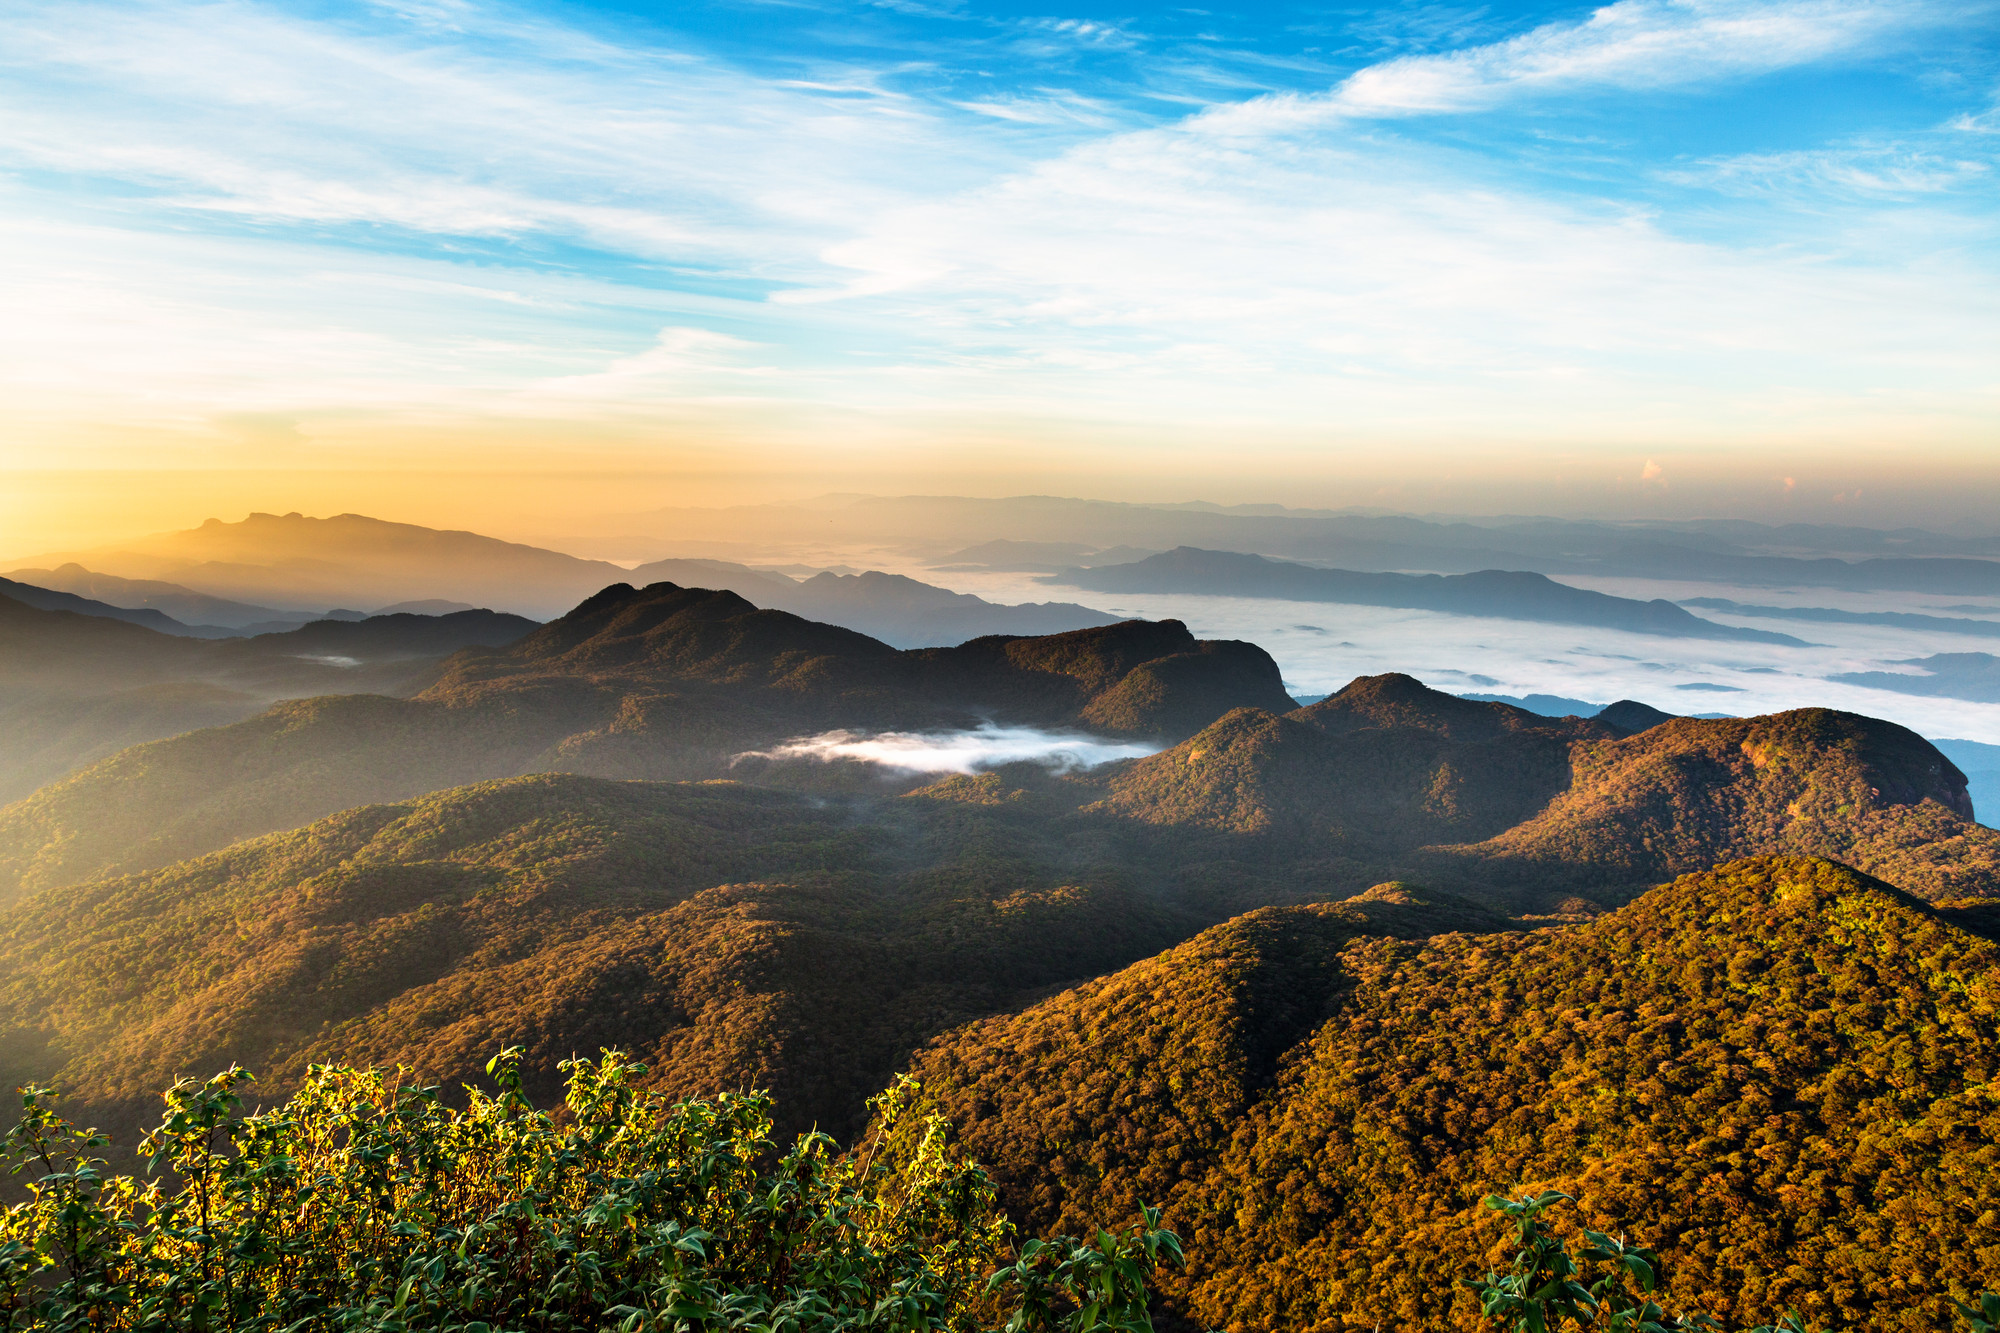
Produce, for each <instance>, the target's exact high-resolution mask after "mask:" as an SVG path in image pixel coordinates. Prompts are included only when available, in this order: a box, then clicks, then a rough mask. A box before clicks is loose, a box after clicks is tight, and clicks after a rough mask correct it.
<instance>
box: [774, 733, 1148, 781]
mask: <svg viewBox="0 0 2000 1333" xmlns="http://www.w3.org/2000/svg"><path fill="white" fill-rule="evenodd" d="M1159 751H1160V747H1159V746H1158V745H1150V744H1142V743H1139V742H1133V741H1114V740H1110V739H1107V738H1105V737H1101V736H1085V735H1078V734H1076V733H1073V732H1053V731H1041V730H1038V729H1036V728H1033V727H1002V726H998V725H996V724H994V723H991V722H989V723H986V724H984V725H982V726H980V727H977V728H975V729H973V730H970V731H938V732H928V731H927V732H916V731H883V732H876V733H873V734H867V733H863V732H855V731H827V732H822V733H820V734H819V735H817V736H802V737H800V738H799V739H797V740H793V741H787V742H785V743H784V744H783V745H778V746H774V747H772V748H771V749H769V750H754V751H750V752H748V753H746V754H741V755H738V756H737V758H738V759H776V760H800V759H803V760H818V761H820V762H823V763H831V762H833V761H835V760H850V761H855V762H859V763H865V764H877V765H880V766H881V767H883V768H886V769H889V770H891V771H892V772H898V773H976V772H978V771H980V770H981V769H987V768H995V767H998V766H999V765H1001V764H1016V763H1033V764H1042V765H1044V766H1046V767H1049V768H1054V769H1073V768H1094V767H1096V766H1097V765H1099V764H1108V763H1111V762H1113V761H1114V760H1118V759H1137V758H1141V757H1143V756H1145V755H1149V754H1158V753H1159Z"/></svg>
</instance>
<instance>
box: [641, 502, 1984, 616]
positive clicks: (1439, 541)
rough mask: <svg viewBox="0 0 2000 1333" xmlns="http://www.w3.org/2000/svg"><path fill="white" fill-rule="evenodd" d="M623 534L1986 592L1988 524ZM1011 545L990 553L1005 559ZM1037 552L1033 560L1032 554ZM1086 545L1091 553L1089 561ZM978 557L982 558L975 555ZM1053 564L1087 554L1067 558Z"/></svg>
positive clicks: (933, 528)
mask: <svg viewBox="0 0 2000 1333" xmlns="http://www.w3.org/2000/svg"><path fill="white" fill-rule="evenodd" d="M601 528H602V530H603V531H604V532H607V533H611V532H615V533H621V534H629V535H627V536H625V537H624V538H623V540H625V541H628V542H630V543H633V544H645V543H647V542H649V541H650V542H654V543H657V542H659V541H660V540H661V539H662V537H663V536H666V535H671V537H672V538H673V539H674V540H676V541H679V542H682V543H689V542H694V541H702V540H708V541H718V542H726V543H733V544H736V545H756V546H761V547H766V548H775V547H783V546H788V545H792V544H795V543H797V542H798V540H799V536H800V534H802V533H811V534H812V537H813V540H814V541H817V542H822V543H829V542H841V541H847V542H853V543H857V544H859V543H873V544H880V543H883V542H900V543H904V544H906V545H907V546H909V547H911V548H912V549H925V550H928V551H932V552H935V553H936V554H935V556H934V558H936V559H939V560H946V559H949V558H955V556H956V553H961V552H963V551H965V550H966V549H967V548H969V547H975V546H978V545H980V544H982V543H987V542H993V541H1006V542H1012V543H1024V544H1025V543H1034V544H1041V545H1043V546H1045V547H1054V546H1057V545H1060V544H1064V543H1068V544H1071V545H1074V546H1079V547H1082V548H1083V549H1084V551H1086V552H1102V551H1104V550H1105V549H1106V548H1108V547H1115V546H1121V545H1122V546H1126V547H1131V548H1137V549H1138V550H1141V551H1165V550H1171V549H1173V548H1175V547H1179V546H1194V547H1200V548H1203V549H1207V550H1218V551H1240V552H1247V553H1250V554H1255V555H1266V556H1272V557H1276V558H1279V559H1291V560H1304V561H1311V562H1314V563H1316V564H1322V565H1334V566H1338V567H1340V568H1342V569H1351V570H1359V571H1365V572H1384V571H1399V570H1401V571H1410V570H1416V571H1425V572H1431V573H1439V574H1467V573H1472V572H1475V571H1477V570H1482V569H1507V570H1528V571H1531V572H1535V573H1541V574H1548V575H1552V576H1556V577H1561V576H1563V575H1579V574H1580V575H1589V576H1594V577H1618V578H1649V579H1672V580H1680V581H1694V580H1698V581H1704V582H1713V583H1730V584H1736V585H1739V586H1744V587H1827V588H1847V589H1853V590H1868V591H1889V592H1929V593H1947V594H1964V595H1989V596H1990V595H1995V594H2000V536H1993V535H1985V536H1976V537H1961V536H1952V535H1949V534H1944V533H1936V532H1928V531H1924V530H1922V529H1917V528H1900V529H1895V530H1881V529H1873V528H1854V527H1841V526H1836V525H1829V524H1802V523H1800V524H1779V525H1769V524H1760V523H1749V522H1740V521H1735V520H1696V521H1688V522H1668V521H1645V522H1626V523H1615V522H1601V521H1584V520H1571V519H1553V518H1491V519H1479V520H1476V521H1472V520H1463V519H1433V518H1421V517H1415V516H1411V515H1403V514H1384V513H1375V512H1352V511H1330V510H1310V509H1287V508H1285V507H1283V506H1280V505H1234V506H1224V505H1212V504H1180V505H1168V504H1158V505H1145V504H1117V503H1112V502H1108V501H1099V500H1076V499H1065V498H1060V497H1054V496H1014V497H1010V498H1007V499H990V500H989V499H976V498H970V497H963V496H894V497H884V496H843V497H828V498H827V499H825V500H823V501H820V502H816V503H814V504H812V505H798V506H786V505H743V506H734V507H729V508H717V509H693V508H684V509H669V510H656V511H652V512H648V513H639V514H630V515H624V516H622V517H617V518H611V519H607V520H605V521H604V523H603V524H602V525H601ZM1019 558H1020V557H1019V556H1018V555H1015V556H1003V557H1000V560H1001V563H1003V564H1008V563H1011V562H1012V561H1014V560H1018V559H1019ZM1048 558H1049V557H1048V555H1047V554H1045V553H1043V554H1040V555H1039V557H1030V559H1031V560H1036V559H1039V560H1046V559H1048ZM1096 560H1097V557H1095V556H1093V557H1091V560H1090V561H1089V562H1090V563H1095V562H1096ZM977 563H991V562H990V561H977ZM1059 563H1064V564H1077V563H1085V562H1081V561H1078V560H1067V561H1060V562H1059Z"/></svg>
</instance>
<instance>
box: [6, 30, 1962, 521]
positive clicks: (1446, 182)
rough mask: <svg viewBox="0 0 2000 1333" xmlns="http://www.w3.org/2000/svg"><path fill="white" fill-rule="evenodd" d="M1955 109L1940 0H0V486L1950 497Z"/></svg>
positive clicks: (139, 511) (276, 493) (1948, 507)
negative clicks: (206, 0) (1169, 2)
mask: <svg viewBox="0 0 2000 1333" xmlns="http://www.w3.org/2000/svg"><path fill="white" fill-rule="evenodd" d="M1120 2H1121V4H1127V5H1129V0H1120ZM1996 162H2000V6H1996V4H1994V3H1929V2H1927V0H1914V2H1912V3H1893V4H1884V3H1864V2H1861V0H1775V2H1764V0H1618V2H1617V3H1614V4H1610V5H1608V6H1604V7H1601V8H1591V7H1588V6H1581V5H1560V4H1488V5H1477V4H1466V5H1452V4H1398V5H1389V6H1382V5H1368V4H1353V5H1315V4H1265V5H1241V6H1219V7H1215V8H1194V7H1182V6H1166V5H1153V6H1145V5H1129V7H1119V8H1096V7H1093V6H1091V5H1084V6H1082V7H1078V6H1076V5H1074V4H1071V3H1069V0H1064V3H1062V4H1055V3H1053V0H1050V2H1049V3H1043V2H1042V0H1034V2H1033V3H1031V2H1030V0H1019V2H1018V3H1017V2H1012V0H1010V2H1009V3H985V2H983V0H877V3H844V2H840V0H768V2H763V0H715V2H712V3H699V2H697V3H682V4H674V5H664V4H657V5H656V4H645V3H638V2H637V0H634V2H633V3H626V4H611V5H605V4H536V5H502V4H486V3H476V2H474V0H385V2H384V3H378V4H320V5H315V4H289V5H288V4H262V3H243V2H239V0H224V2H222V3H213V4H129V3H107V4H99V3H92V2H91V0H61V2H60V3H32V2H30V3H10V2H7V0H0V487H4V489H5V491H6V493H7V494H6V496H0V524H5V525H7V526H8V527H9V528H10V529H11V531H12V532H13V533H14V534H16V535H17V540H15V541H13V542H11V543H7V545H10V546H12V547H14V548H16V549H33V548H35V547H36V546H38V545H51V546H52V545H61V544H77V543H80V542H83V541H86V540H101V539H107V538H109V537H111V536H115V535H118V534H120V533H125V532H131V531H134V530H145V529H146V528H148V527H152V528H158V527H166V526H175V525H179V524H183V523H189V522H196V521H199V520H200V519H201V518H202V517H205V516H207V514H209V513H220V514H222V516H224V517H228V518H235V517H240V513H241V511H243V510H246V509H250V508H262V509H273V510H279V511H282V510H285V509H290V508H299V509H303V510H306V511H307V512H334V511H335V510H337V509H340V508H352V509H362V510H365V511H366V512H370V513H376V514H379V515H381V516H383V517H390V518H401V519H409V520H412V521H424V522H433V523H446V524H447V525H451V526H469V525H473V524H474V523H475V522H479V523H486V524H487V525H488V526H496V525H497V526H499V527H502V528H504V527H505V526H506V523H507V522H509V521H516V520H519V519H520V517H521V516H522V515H523V514H525V513H528V512H530V511H532V510H534V509H536V508H538V507H549V506H556V507H566V508H567V510H568V511H570V512H573V513H587V512H589V511H590V510H591V509H592V508H593V507H600V508H610V509H616V510H620V511H631V510H634V509H637V508H643V507H644V506H645V504H647V503H711V502H712V503H727V502H735V501H741V500H747V499H790V498H797V497H801V496H806V495H811V494H816V493H820V492H825V491H874V492H878V493H906V492H920V491H956V492H960V493H971V494H1008V493H1019V492H1040V493H1059V494H1081V495H1092V496H1098V497H1102V498H1109V499H1130V500H1166V499H1175V500H1180V499H1197V498H1198V499H1211V500H1217V501H1222V502H1246V501H1280V502H1285V503H1294V504H1320V505H1337V504H1361V505H1371V506H1376V507H1383V508H1392V509H1409V510H1416V511H1437V510H1445V511H1451V512H1464V513H1490V512H1517V513H1519V512H1525V513H1596V514H1606V515H1618V514H1632V515H1653V514H1657V515H1670V516H1693V515H1697V514H1699V515H1714V514H1724V513H1727V514H1736V515H1740V516H1746V517H1771V518H1783V517H1812V518H1825V517H1831V516H1836V515H1837V516H1839V517H1840V518H1842V519H1844V520H1846V521H1851V522H1861V523H1873V524H1879V525H1887V524H1891V523H1903V522H1922V523H1928V524H1931V525H1934V526H1949V525H1957V526H1960V527H1964V526H1968V525H1970V526H1976V527H1986V528H1989V529H1990V528H1991V527H1992V526H1993V525H1994V523H1995V522H1996V521H2000V520H1996V519H1995V518H1994V514H1995V513H1996V509H1995V506H1994V500H1995V499H1996V498H2000V272H1996V270H1997V269H2000V245H1996V240H2000V235H1996V233H2000V179H1996V170H1995V168H1996ZM8 497H11V499H10V498H8ZM508 516H512V517H511V518H510V517H508ZM99 529H103V530H102V531H99ZM31 533H32V535H31Z"/></svg>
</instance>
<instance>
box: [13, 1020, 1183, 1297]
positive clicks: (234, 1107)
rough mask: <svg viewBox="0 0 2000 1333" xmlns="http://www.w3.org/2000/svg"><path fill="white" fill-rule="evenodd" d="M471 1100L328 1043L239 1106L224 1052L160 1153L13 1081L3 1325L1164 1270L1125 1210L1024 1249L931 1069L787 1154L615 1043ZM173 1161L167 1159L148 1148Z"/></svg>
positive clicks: (748, 1098)
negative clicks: (301, 1071)
mask: <svg viewBox="0 0 2000 1333" xmlns="http://www.w3.org/2000/svg"><path fill="white" fill-rule="evenodd" d="M489 1072H491V1073H492V1075H493V1076H494V1079H495V1081H496V1082H497V1084H498V1088H499V1091H498V1093H497V1095H494V1094H488V1093H484V1092H481V1091H478V1090H475V1089H468V1097H469V1100H468V1101H467V1103H466V1104H465V1105H464V1106H463V1107H454V1106H452V1105H450V1104H448V1103H447V1102H446V1100H445V1099H444V1097H443V1096H442V1093H441V1090H440V1089H439V1088H437V1087H434V1086H424V1085H418V1084H410V1083H404V1082H402V1081H400V1079H399V1078H397V1077H393V1076H389V1075H385V1073H384V1072H383V1071H381V1070H358V1069H354V1068H351V1067H346V1066H331V1065H319V1066H315V1067H314V1068H313V1070H312V1072H311V1075H310V1077H309V1078H308V1079H307V1080H306V1082H305V1085H304V1086H303V1087H302V1088H300V1090H299V1091H298V1093H297V1094H296V1095H295V1096H293V1097H292V1098H291V1099H290V1100H288V1101H286V1102H285V1103H283V1104H282V1105H280V1106H278V1107H276V1108H275V1109H273V1110H270V1111H266V1112H262V1113H259V1114H252V1115H247V1116H246V1115H243V1114H241V1102H242V1097H243V1092H244V1089H245V1085H246V1084H248V1083H249V1082H250V1081H251V1079H250V1076H249V1075H248V1074H247V1073H245V1072H244V1071H243V1070H241V1069H238V1068H232V1069H230V1070H227V1071H226V1072H224V1073H222V1074H219V1075H217V1076H216V1077H214V1078H212V1079H209V1080H207V1081H206V1082H199V1081H195V1080H184V1081H182V1082H181V1083H179V1084H177V1085H176V1086H175V1087H174V1088H173V1089H172V1090H171V1091H169V1092H168V1093H167V1095H166V1114H165V1116H164V1118H163V1119H162V1120H161V1122H160V1124H159V1126H158V1127H157V1128H156V1129H154V1130H153V1132H152V1133H151V1134H150V1135H148V1136H147V1139H146V1141H145V1143H144V1145H143V1147H142V1149H141V1151H142V1154H143V1155H144V1156H145V1157H146V1158H148V1159H149V1162H150V1166H151V1168H152V1169H153V1170H152V1171H151V1172H149V1175H150V1176H151V1178H141V1177H137V1176H131V1175H122V1174H117V1173H112V1172H109V1171H107V1169H106V1165H105V1162H104V1159H103V1158H102V1157H101V1156H99V1154H100V1153H101V1151H102V1150H103V1149H104V1147H105V1146H106V1142H105V1139H104V1137H103V1136H102V1135H100V1134H98V1133H97V1132H96V1131H94V1130H84V1129H78V1128H76V1127H74V1126H72V1125H70V1124H68V1123H67V1122H65V1121H64V1120H63V1119H62V1118H61V1117H59V1116H58V1115H57V1114H56V1113H55V1112H54V1111H53V1110H52V1109H51V1106H50V1098H51V1094H50V1092H49V1091H48V1090H47V1089H43V1088H25V1089H23V1090H22V1102H23V1116H22V1118H21V1120H20V1122H19V1123H18V1124H17V1125H16V1126H15V1128H14V1129H13V1130H12V1131H10V1132H9V1133H8V1135H7V1137H6V1140H5V1148H6V1151H7V1154H8V1156H9V1157H10V1158H11V1165H12V1167H13V1169H14V1171H15V1172H16V1173H17V1174H22V1173H25V1174H27V1175H28V1176H29V1177H30V1180H29V1185H28V1198H27V1200H26V1201H25V1202H22V1203H19V1204H17V1205H15V1206H13V1207H11V1208H9V1209H7V1210H6V1211H5V1213H4V1214H0V1312H4V1317H5V1319H6V1321H7V1322H6V1326H7V1327H9V1328H35V1329H49V1330H69V1329H92V1330H108V1329H133V1330H160V1331H161V1333H166V1331H167V1330H213V1331H214V1333H223V1331H225V1330H226V1331H228V1333H237V1331H239V1330H240V1331H242V1333H248V1331H249V1330H266V1329H272V1330H276V1329H283V1330H287V1333H312V1331H316V1330H336V1329H338V1330H369V1331H371V1333H403V1331H404V1330H416V1329H424V1330H454V1331H457V1333H491V1331H497V1330H501V1329H509V1330H536V1331H537V1333H540V1331H542V1330H547V1331H549V1333H555V1331H556V1330H569V1329H591V1330H598V1329H616V1330H618V1333H642V1331H646V1333H651V1331H653V1330H662V1331H664V1330H697V1329H698V1330H722V1329H731V1330H744V1331H745V1333H750V1331H752V1330H754V1331H756V1333H780V1331H781V1330H782V1331H784V1333H815V1331H816V1330H833V1329H881V1330H885V1333H929V1331H931V1330H937V1331H938V1333H943V1331H944V1330H952V1331H953V1333H972V1331H974V1330H989V1329H990V1330H1003V1329H1004V1330H1005V1333H1055V1331H1056V1330H1070V1331H1075V1333H1083V1331H1084V1330H1094V1329H1103V1330H1110V1331H1114V1333H1115V1331H1118V1330H1125V1331H1128V1333H1131V1331H1136V1330H1146V1329H1151V1328H1152V1323H1151V1321H1150V1319H1149V1318H1148V1315H1147V1310H1146V1305H1147V1290H1146V1289H1147V1283H1148V1281H1149V1279H1150V1277H1151V1275H1152V1274H1153V1271H1154V1270H1155V1268H1156V1267H1157V1266H1159V1265H1161V1264H1163V1263H1164V1264H1177V1263H1178V1262H1179V1260H1180V1249H1179V1242H1178V1240H1177V1239H1176V1238H1175V1237H1174V1236H1173V1234H1172V1233H1171V1232H1168V1231H1165V1230H1162V1229H1161V1228H1160V1227H1159V1226H1158V1220H1159V1219H1158V1214H1157V1213H1156V1212H1153V1211H1151V1210H1147V1211H1146V1212H1145V1213H1144V1215H1143V1216H1142V1219H1141V1221H1140V1223H1139V1224H1138V1225H1137V1226H1135V1227H1133V1228H1131V1229H1130V1230H1127V1231H1124V1232H1117V1233H1114V1232H1110V1231H1104V1230H1098V1231H1097V1232H1096V1234H1095V1236H1094V1237H1093V1238H1091V1239H1089V1240H1077V1239H1073V1238H1069V1237H1060V1238H1056V1239H1053V1240H1030V1241H1028V1242H1026V1243H1025V1244H1022V1245H1020V1246H1019V1247H1018V1248H1016V1246H1015V1245H1014V1236H1013V1232H1012V1228H1011V1227H1010V1226H1009V1225H1008V1223H1007V1222H1006V1220H1005V1219H1004V1218H1002V1217H1001V1216H1000V1215H999V1214H998V1213H997V1212H996V1211H995V1210H994V1201H993V1190H992V1187H991V1186H990V1184H989V1183H988V1181H987V1177H986V1174H985V1172H984V1171H982V1170H981V1169H980V1168H979V1167H978V1166H976V1165H975V1164H973V1163H972V1162H971V1161H969V1160H967V1159H965V1158H963V1157H962V1156H960V1155H959V1154H958V1153H956V1152H955V1151H954V1150H953V1148H952V1145H951V1142H950V1133H949V1127H948V1126H947V1125H946V1123H945V1122H944V1120H943V1119H942V1118H941V1117H938V1116H935V1115H924V1114H922V1113H920V1112H919V1111H918V1110H917V1109H916V1108H915V1098H914V1093H915V1092H916V1088H915V1085H913V1084H911V1083H908V1082H907V1081H904V1082H899V1083H898V1084H897V1085H896V1086H895V1087H893V1088H891V1089H890V1090H889V1091H888V1092H887V1093H884V1094H883V1095H882V1096H881V1097H879V1098H877V1099H876V1103H875V1105H876V1110H877V1112H878V1119H877V1122H876V1133H875V1135H874V1137H873V1139H872V1141H871V1142H869V1144H868V1146H867V1150H866V1151H865V1152H864V1153H861V1154H859V1155H858V1156H851V1157H850V1156H843V1155H841V1154H839V1153H838V1152H837V1151H836V1150H835V1146H834V1144H833V1141H832V1140H831V1139H829V1138H828V1137H827V1136H825V1135H823V1134H818V1133H813V1134H807V1135H804V1136H802V1137H800V1138H799V1139H798V1141H797V1142H796V1143H795V1144H793V1146H792V1147H791V1148H790V1149H788V1150H785V1151H782V1152H780V1150H779V1148H778V1146H777V1145H776V1144H774V1143H773V1141H772V1139H771V1136H770V1130H771V1118H770V1109H771V1108H770V1103H769V1101H768V1099H767V1098H765V1097H763V1096H761V1095H724V1096H721V1097H718V1098H716V1099H714V1100H712V1101H697V1102H682V1103H670V1102H668V1101H666V1100H665V1099H663V1098H661V1097H659V1096H657V1095H654V1094H649V1093H646V1092H644V1091H642V1090H640V1089H639V1088H638V1087H636V1086H635V1084H634V1079H635V1078H636V1077H638V1076H639V1075H641V1074H643V1073H644V1072H645V1070H644V1066H642V1065H639V1064H636V1063H634V1062H632V1061H630V1060H628V1059H626V1058H624V1057H622V1056H619V1055H617V1054H615V1053H612V1052H606V1053H605V1055H604V1057H603V1059H601V1060H598V1061H592V1060H583V1059H580V1060H573V1061H570V1062H569V1063H568V1065H567V1070H566V1072H567V1073H568V1076H569V1083H568V1090H567V1096H566V1097H565V1101H564V1106H563V1108H562V1110H561V1111H560V1112H558V1113H557V1114H553V1115H552V1114H550V1113H548V1112H545V1111H539V1110H536V1109H535V1108H534V1107H532V1106H531V1105H530V1104H529V1102H528V1101H527V1099H526V1098H525V1097H524V1096H523V1095H522V1092H521V1081H520V1073H519V1052H518V1051H514V1050H509V1051H506V1052H503V1053H502V1054H501V1055H500V1056H499V1057H497V1058H496V1059H495V1060H494V1061H493V1062H492V1064H491V1065H490V1066H489ZM161 1168H164V1170H161Z"/></svg>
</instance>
